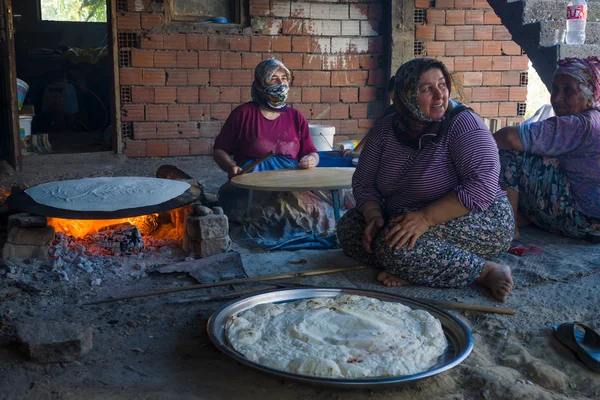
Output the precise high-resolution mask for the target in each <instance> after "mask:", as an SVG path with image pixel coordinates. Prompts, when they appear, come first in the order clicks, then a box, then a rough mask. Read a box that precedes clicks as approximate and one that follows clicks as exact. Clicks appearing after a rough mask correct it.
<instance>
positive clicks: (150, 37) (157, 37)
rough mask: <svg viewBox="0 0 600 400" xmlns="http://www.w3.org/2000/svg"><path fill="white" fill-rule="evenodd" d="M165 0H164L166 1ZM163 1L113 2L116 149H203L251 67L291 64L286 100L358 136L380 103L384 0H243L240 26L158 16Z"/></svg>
mask: <svg viewBox="0 0 600 400" xmlns="http://www.w3.org/2000/svg"><path fill="white" fill-rule="evenodd" d="M166 1H167V0H164V2H166ZM162 3H163V1H157V0H119V1H117V11H118V12H117V16H116V18H117V31H118V38H119V66H120V74H119V78H120V87H121V107H122V127H121V128H122V134H123V135H124V144H125V149H124V152H125V154H126V155H128V156H136V157H144V156H185V155H200V154H211V152H212V144H213V141H214V138H215V137H216V136H217V134H218V133H219V131H220V129H221V126H222V125H223V123H224V121H225V119H226V118H227V116H228V115H229V113H230V112H231V110H232V109H233V108H235V107H236V106H237V105H239V104H242V103H244V102H246V101H249V100H250V85H251V83H252V73H253V69H254V67H255V66H256V64H258V63H259V62H260V61H261V60H264V59H267V58H272V57H275V58H277V59H280V60H281V61H283V62H284V63H285V64H286V66H287V67H288V68H289V69H290V70H291V71H292V75H293V83H292V89H291V92H290V99H289V103H290V104H291V105H292V106H293V107H295V108H297V109H298V110H300V111H301V112H302V114H303V115H304V116H305V117H306V118H307V119H308V120H309V122H310V123H315V124H324V125H333V126H335V127H336V132H337V135H336V141H342V140H347V139H349V138H353V139H360V138H361V137H362V136H363V135H364V134H365V133H366V132H367V131H368V130H369V128H370V127H371V126H372V125H373V123H374V121H375V120H376V119H377V118H378V117H379V116H380V115H381V112H382V111H383V109H384V108H385V106H386V105H387V95H386V93H385V89H379V90H378V88H384V87H385V85H386V83H387V79H388V73H387V72H386V71H387V69H388V62H387V61H386V57H385V53H386V49H387V44H386V35H385V33H384V32H383V29H381V28H382V26H381V25H382V21H384V20H385V15H384V12H383V9H384V4H386V1H385V0H347V1H346V0H329V1H326V0H321V1H318V0H312V1H310V0H307V1H289V0H288V1H285V0H282V1H280V0H249V24H248V25H249V26H248V27H246V28H243V27H242V28H239V27H237V28H236V27H234V28H229V27H224V28H219V30H218V31H217V30H215V27H214V26H212V27H207V26H206V25H204V26H203V25H195V26H194V25H192V24H187V25H175V24H169V23H166V22H165V21H166V19H167V16H166V15H165V12H164V5H163V4H162Z"/></svg>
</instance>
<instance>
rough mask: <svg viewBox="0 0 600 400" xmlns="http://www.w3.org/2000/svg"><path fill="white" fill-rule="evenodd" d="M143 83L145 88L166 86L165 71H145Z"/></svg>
mask: <svg viewBox="0 0 600 400" xmlns="http://www.w3.org/2000/svg"><path fill="white" fill-rule="evenodd" d="M142 82H143V83H144V85H145V86H165V82H166V77H165V70H164V69H162V70H161V69H145V70H144V71H143V73H142Z"/></svg>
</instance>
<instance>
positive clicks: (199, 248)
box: [192, 236, 231, 258]
mask: <svg viewBox="0 0 600 400" xmlns="http://www.w3.org/2000/svg"><path fill="white" fill-rule="evenodd" d="M230 243H231V240H230V239H229V236H225V237H222V238H217V239H206V240H194V241H193V242H192V249H193V251H194V254H195V255H196V257H199V258H201V257H210V256H212V255H214V254H218V253H223V252H225V251H226V250H227V249H228V248H229V245H230Z"/></svg>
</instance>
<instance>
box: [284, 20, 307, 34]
mask: <svg viewBox="0 0 600 400" xmlns="http://www.w3.org/2000/svg"><path fill="white" fill-rule="evenodd" d="M282 33H283V34H284V35H302V20H299V19H284V20H283V25H282Z"/></svg>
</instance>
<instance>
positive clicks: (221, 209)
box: [211, 207, 225, 215]
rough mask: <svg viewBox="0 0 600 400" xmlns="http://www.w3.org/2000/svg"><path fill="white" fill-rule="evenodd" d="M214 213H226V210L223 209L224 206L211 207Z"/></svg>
mask: <svg viewBox="0 0 600 400" xmlns="http://www.w3.org/2000/svg"><path fill="white" fill-rule="evenodd" d="M211 210H212V212H213V214H215V215H225V211H223V207H211Z"/></svg>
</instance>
